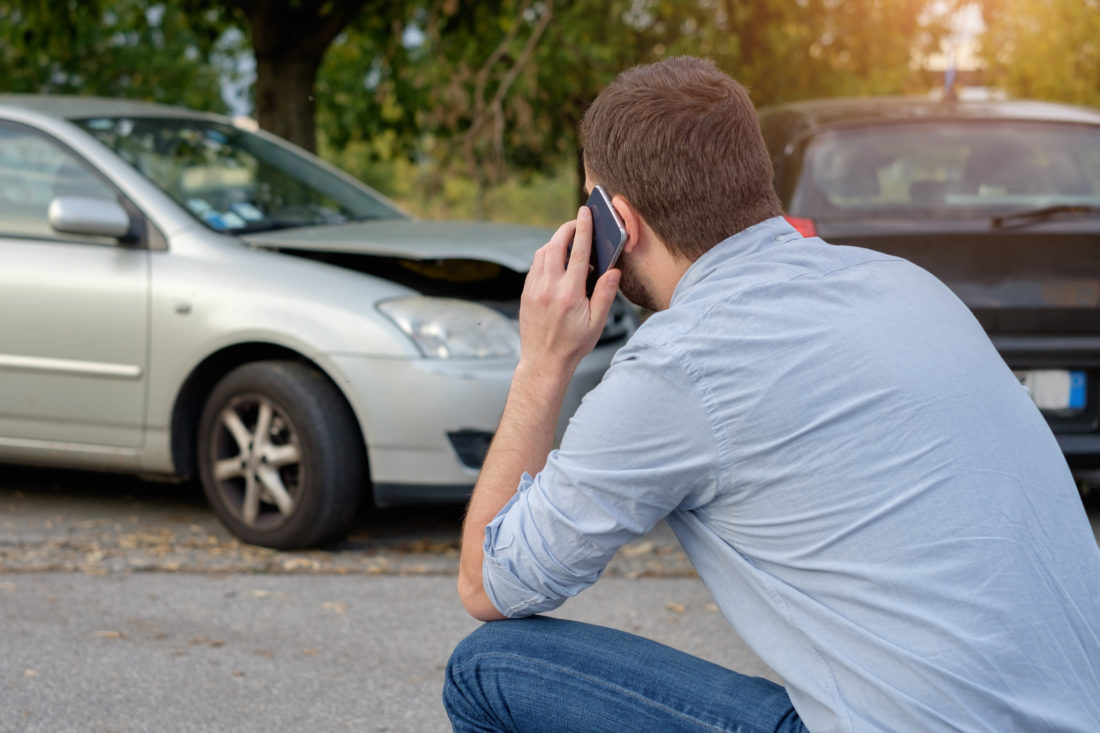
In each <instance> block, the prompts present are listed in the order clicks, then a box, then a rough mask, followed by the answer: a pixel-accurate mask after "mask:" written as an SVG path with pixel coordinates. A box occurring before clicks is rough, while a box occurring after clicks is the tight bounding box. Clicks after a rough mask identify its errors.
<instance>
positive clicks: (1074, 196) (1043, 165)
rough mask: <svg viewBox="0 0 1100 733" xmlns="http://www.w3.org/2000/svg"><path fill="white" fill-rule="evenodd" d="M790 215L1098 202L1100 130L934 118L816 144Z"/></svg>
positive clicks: (845, 131)
mask: <svg viewBox="0 0 1100 733" xmlns="http://www.w3.org/2000/svg"><path fill="white" fill-rule="evenodd" d="M801 159H802V160H801V162H802V165H801V170H800V173H799V175H798V181H797V183H796V185H795V189H794V192H793V195H792V200H791V202H790V206H789V210H790V212H791V213H792V214H794V215H796V216H807V217H813V218H829V217H833V216H836V217H850V216H852V215H861V216H872V217H873V216H899V215H902V216H903V215H918V214H919V215H927V214H934V215H943V216H967V215H980V216H986V215H989V214H991V213H994V214H995V213H1000V212H1005V211H1017V210H1021V209H1030V208H1038V207H1042V206H1049V205H1057V204H1072V205H1094V206H1096V205H1100V128H1092V127H1088V126H1085V125H1072V124H1064V123H1038V122H1011V121H958V122H955V121H948V122H943V121H928V122H924V123H894V124H890V125H880V126H877V127H852V128H840V129H834V130H829V131H825V132H822V133H820V134H818V135H816V136H814V137H813V138H811V139H810V140H809V141H808V143H807V144H806V147H805V149H804V150H803V154H802V156H801Z"/></svg>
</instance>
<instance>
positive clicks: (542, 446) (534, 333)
mask: <svg viewBox="0 0 1100 733" xmlns="http://www.w3.org/2000/svg"><path fill="white" fill-rule="evenodd" d="M570 240H572V242H573V250H572V254H570V255H569V261H568V262H566V254H565V253H566V251H567V250H568V249H569V242H570ZM591 248H592V216H591V213H590V212H589V211H588V207H582V208H581V210H580V213H579V214H578V215H577V219H576V221H571V222H567V223H565V224H563V225H562V226H561V227H560V228H559V229H558V231H557V232H556V233H555V234H554V236H553V237H551V239H550V241H549V242H547V243H546V245H545V246H543V247H542V248H541V249H539V251H538V252H537V253H536V254H535V260H534V262H533V263H532V265H531V271H530V272H529V273H528V274H527V280H526V282H525V283H524V286H523V298H522V302H521V305H520V312H519V330H520V358H519V364H518V365H517V366H516V370H515V372H514V373H513V375H512V385H511V387H510V388H509V390H508V401H507V402H506V404H505V405H504V414H503V415H502V416H501V418H500V426H499V427H498V428H497V432H496V435H495V436H494V438H493V443H492V445H491V446H490V447H489V454H488V455H487V456H486V457H485V463H484V465H483V466H482V467H481V475H480V476H479V477H478V480H477V485H476V486H475V487H474V494H473V496H472V497H470V505H469V507H468V508H467V511H466V522H465V524H464V525H463V527H462V556H461V558H460V560H459V569H458V594H459V597H460V598H461V599H462V604H463V605H464V606H465V607H466V610H467V611H468V612H469V613H470V615H472V616H474V617H475V618H477V619H480V620H482V621H490V620H493V619H499V618H503V616H502V615H501V614H500V612H499V611H497V609H496V608H494V607H493V604H492V601H490V600H489V596H488V594H487V593H486V592H485V587H484V585H483V583H482V563H483V560H484V553H483V551H482V543H483V542H484V541H485V526H486V525H487V524H488V523H489V522H490V521H492V519H493V517H495V516H496V515H497V512H499V511H500V508H501V507H502V506H504V505H505V504H506V503H507V502H508V500H509V499H511V498H512V495H513V494H515V492H516V487H517V486H518V485H519V481H520V477H521V476H522V475H523V473H524V472H527V473H529V474H531V475H532V476H534V475H535V474H536V473H538V472H539V471H541V470H542V467H543V465H544V464H545V463H546V456H547V454H548V453H549V452H550V449H551V448H552V447H553V444H554V428H555V426H556V425H557V422H558V414H559V413H560V412H561V406H562V402H563V401H564V400H565V393H566V390H567V389H568V387H569V381H570V380H571V379H572V378H573V372H574V370H576V368H577V365H578V364H579V363H580V360H581V359H583V358H584V356H585V354H587V353H588V352H589V351H591V350H592V347H593V346H595V345H596V341H597V340H599V337H600V332H601V331H602V330H603V327H604V323H605V322H606V321H607V314H608V312H609V311H610V310H611V303H612V301H613V300H614V298H615V290H616V288H618V286H619V271H618V270H615V269H612V270H608V271H607V272H605V273H604V274H603V275H602V276H601V277H600V279H599V280H598V281H597V282H596V288H595V290H594V291H593V293H592V299H591V300H589V299H588V298H587V297H586V296H585V280H586V279H587V277H588V261H589V252H590V251H591Z"/></svg>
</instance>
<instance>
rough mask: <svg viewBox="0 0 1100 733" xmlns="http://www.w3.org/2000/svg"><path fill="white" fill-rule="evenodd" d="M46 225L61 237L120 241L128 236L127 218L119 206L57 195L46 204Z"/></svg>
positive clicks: (99, 200) (81, 197) (96, 200)
mask: <svg viewBox="0 0 1100 733" xmlns="http://www.w3.org/2000/svg"><path fill="white" fill-rule="evenodd" d="M47 216H48V217H49V221H50V226H51V227H53V228H54V230H55V231H58V232H61V233H63V234H80V235H83V236H89V237H114V238H116V239H121V238H122V237H125V236H126V235H127V234H129V233H130V215H129V214H127V213H126V209H124V208H122V204H120V203H118V202H117V201H112V200H110V199H101V198H92V197H90V196H58V197H57V198H55V199H54V200H53V201H51V202H50V208H49V212H48V214H47Z"/></svg>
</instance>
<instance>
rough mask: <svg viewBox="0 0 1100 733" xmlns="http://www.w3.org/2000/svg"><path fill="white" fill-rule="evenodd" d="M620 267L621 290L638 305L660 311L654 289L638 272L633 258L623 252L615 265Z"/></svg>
mask: <svg viewBox="0 0 1100 733" xmlns="http://www.w3.org/2000/svg"><path fill="white" fill-rule="evenodd" d="M615 266H616V267H618V268H619V272H620V275H619V291H620V292H622V294H623V295H624V296H625V297H626V299H627V300H629V301H630V302H631V303H633V304H634V305H636V306H639V307H640V308H645V309H646V310H651V311H658V310H661V309H660V308H659V307H658V305H657V299H656V298H655V297H654V296H653V293H652V291H651V290H650V289H649V288H648V287H647V286H646V283H645V281H644V280H643V278H642V277H641V276H640V275H639V274H638V271H637V269H636V268H635V267H634V265H633V260H631V259H630V257H629V256H628V255H627V254H626V253H623V254H622V255H621V256H620V257H619V261H618V262H617V263H616V265H615Z"/></svg>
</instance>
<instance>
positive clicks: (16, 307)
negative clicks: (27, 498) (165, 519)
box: [0, 121, 149, 458]
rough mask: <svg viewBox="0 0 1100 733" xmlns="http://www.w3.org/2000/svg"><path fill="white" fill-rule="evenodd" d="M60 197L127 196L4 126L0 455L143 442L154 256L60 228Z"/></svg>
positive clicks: (53, 148)
mask: <svg viewBox="0 0 1100 733" xmlns="http://www.w3.org/2000/svg"><path fill="white" fill-rule="evenodd" d="M59 195H70V196H71V195H79V196H85V197H92V198H101V199H105V200H107V199H109V200H114V201H118V200H119V193H118V192H117V191H116V190H115V189H114V188H113V187H112V186H111V185H110V184H109V183H108V182H107V181H106V179H104V178H102V177H101V176H100V175H98V174H97V173H96V172H95V171H93V170H92V169H91V168H90V167H89V166H88V165H87V164H86V163H85V162H84V161H83V160H82V159H81V158H80V157H79V156H78V155H77V154H76V153H74V152H73V151H72V150H71V149H69V148H68V147H66V146H64V145H62V144H61V143H59V142H58V141H57V140H56V139H53V138H51V137H49V136H47V135H44V134H42V133H40V132H39V131H37V130H35V129H32V128H30V127H27V126H24V125H21V124H16V123H12V122H4V121H0V458H3V457H4V456H5V455H8V456H11V455H12V454H13V453H14V454H16V455H20V454H27V453H29V454H30V455H35V452H36V451H40V450H42V451H49V452H56V451H57V450H58V449H61V450H64V451H65V452H67V453H79V452H81V451H83V452H88V453H96V452H100V453H103V452H106V453H111V452H112V451H118V450H119V449H133V448H135V447H136V446H138V445H140V443H141V441H142V434H143V416H144V414H145V388H146V381H147V379H146V377H147V375H146V366H147V363H148V341H149V334H148V329H149V314H148V308H149V252H148V250H147V249H145V248H144V247H142V246H135V245H132V244H120V243H119V242H118V241H117V240H115V239H111V238H107V237H81V236H74V235H69V234H60V233H58V232H56V231H54V230H53V229H52V228H51V226H50V224H49V221H48V217H47V210H48V208H49V205H50V202H51V201H52V200H53V199H54V198H55V197H56V196H59ZM123 452H125V451H123Z"/></svg>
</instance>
